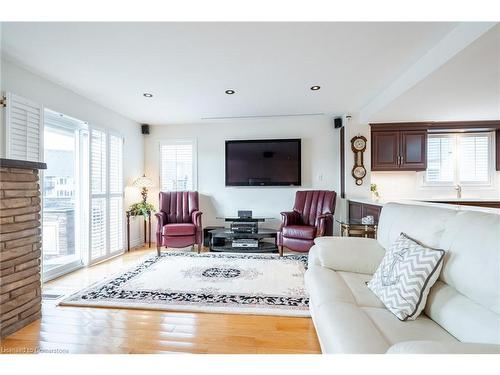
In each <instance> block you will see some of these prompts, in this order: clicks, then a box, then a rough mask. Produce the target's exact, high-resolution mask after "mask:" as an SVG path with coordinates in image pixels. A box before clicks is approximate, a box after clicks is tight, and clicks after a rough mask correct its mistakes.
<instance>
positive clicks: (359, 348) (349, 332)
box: [310, 302, 398, 354]
mask: <svg viewBox="0 0 500 375" xmlns="http://www.w3.org/2000/svg"><path fill="white" fill-rule="evenodd" d="M310 309H311V316H312V318H313V322H314V326H315V327H316V332H317V334H318V339H319V342H320V345H321V351H322V352H323V353H325V354H329V353H343V354H372V353H373V354H381V353H385V352H386V351H387V350H388V349H389V347H390V346H391V345H392V344H391V343H389V341H387V339H386V338H385V337H384V335H383V334H382V333H381V332H380V330H379V329H378V328H377V326H376V325H375V324H374V323H373V322H372V320H371V319H370V318H369V317H368V315H367V314H366V313H365V312H364V311H363V310H362V309H360V308H359V307H358V306H356V305H353V304H350V303H343V302H329V303H324V304H323V305H321V306H319V307H316V306H314V305H313V306H311V307H310ZM386 311H387V310H386ZM389 314H390V313H389ZM391 316H392V319H394V320H395V321H398V320H397V319H396V318H395V317H394V315H392V314H391Z"/></svg>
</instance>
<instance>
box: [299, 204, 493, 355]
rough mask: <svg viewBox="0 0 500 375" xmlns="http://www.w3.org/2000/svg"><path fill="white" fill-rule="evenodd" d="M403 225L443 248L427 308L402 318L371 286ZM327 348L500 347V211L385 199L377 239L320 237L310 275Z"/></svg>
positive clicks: (486, 349)
mask: <svg viewBox="0 0 500 375" xmlns="http://www.w3.org/2000/svg"><path fill="white" fill-rule="evenodd" d="M401 232H404V233H406V234H408V235H409V236H410V237H412V238H414V239H416V240H418V241H420V242H422V243H423V244H425V245H427V246H430V247H435V248H440V249H444V250H446V256H445V261H444V265H443V269H442V272H441V275H440V277H439V280H438V281H437V282H436V284H435V285H434V286H433V287H432V289H431V291H430V293H429V297H428V299H427V305H426V308H425V313H422V315H421V316H420V317H418V318H417V319H416V320H414V321H405V322H402V321H400V320H398V319H397V318H396V316H394V315H393V314H392V313H391V312H390V311H389V310H387V309H386V308H385V307H384V305H383V304H382V303H381V302H380V300H379V299H378V298H377V297H376V296H375V295H374V294H373V293H372V292H371V291H370V290H369V289H368V287H367V286H366V284H365V283H366V282H367V281H368V280H370V279H371V277H372V274H373V273H374V272H375V270H376V269H377V267H378V265H379V263H380V261H381V260H382V258H383V256H384V253H385V250H384V249H386V248H388V247H389V246H390V245H391V244H392V243H393V242H394V241H395V240H396V238H397V237H398V236H399V235H400V233H401ZM305 281H306V287H307V290H308V291H309V294H310V310H311V315H312V318H313V321H314V325H315V327H316V331H317V334H318V338H319V341H320V345H321V349H322V352H323V353H500V215H498V214H494V213H483V212H475V211H460V210H455V209H446V208H440V207H429V206H421V205H406V204H397V203H388V204H386V205H385V206H384V208H383V209H382V213H381V217H380V221H379V228H378V238H377V239H376V240H374V239H368V238H354V237H321V238H317V239H316V241H315V245H314V246H313V247H312V248H311V251H310V255H309V267H308V270H307V272H306V275H305Z"/></svg>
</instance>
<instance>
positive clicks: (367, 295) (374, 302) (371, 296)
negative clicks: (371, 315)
mask: <svg viewBox="0 0 500 375" xmlns="http://www.w3.org/2000/svg"><path fill="white" fill-rule="evenodd" d="M337 274H338V275H339V276H340V277H341V278H342V280H344V282H345V283H346V285H347V287H348V288H349V290H350V291H351V293H352V296H353V297H354V300H355V301H356V305H358V306H362V307H382V308H383V307H384V304H383V303H382V301H380V299H379V298H378V297H377V296H376V295H375V293H373V292H372V291H371V290H370V289H369V288H368V286H367V285H366V283H367V282H368V281H370V279H371V278H372V275H366V274H362V273H353V272H337Z"/></svg>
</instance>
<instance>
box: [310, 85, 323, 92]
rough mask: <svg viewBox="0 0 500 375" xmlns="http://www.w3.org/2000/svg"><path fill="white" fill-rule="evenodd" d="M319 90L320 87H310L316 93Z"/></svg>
mask: <svg viewBox="0 0 500 375" xmlns="http://www.w3.org/2000/svg"><path fill="white" fill-rule="evenodd" d="M320 88H321V86H311V90H312V91H318V90H319V89H320Z"/></svg>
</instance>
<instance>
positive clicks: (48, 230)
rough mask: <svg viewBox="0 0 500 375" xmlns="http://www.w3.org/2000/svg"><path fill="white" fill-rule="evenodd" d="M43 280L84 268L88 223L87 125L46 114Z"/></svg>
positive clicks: (50, 113)
mask: <svg viewBox="0 0 500 375" xmlns="http://www.w3.org/2000/svg"><path fill="white" fill-rule="evenodd" d="M43 144H44V160H45V162H46V163H47V170H45V171H44V172H43V183H42V185H43V186H42V189H43V190H42V191H43V195H42V202H43V217H42V222H43V228H42V231H43V236H42V240H43V247H42V248H43V261H42V265H43V278H44V280H49V279H52V278H54V277H57V276H60V275H62V274H64V273H67V272H69V271H71V270H74V269H76V268H78V267H81V266H82V265H83V263H84V262H83V260H84V252H85V249H86V246H87V241H86V238H87V228H88V223H87V221H86V217H87V216H88V215H86V214H85V211H86V210H85V207H86V206H87V204H88V198H87V197H88V193H87V192H88V189H87V187H86V185H87V183H86V180H87V177H88V173H87V171H88V133H87V130H86V125H85V123H83V122H81V121H78V120H75V119H72V118H69V117H66V116H62V115H60V114H57V113H54V112H52V111H48V110H45V113H44V138H43Z"/></svg>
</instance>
